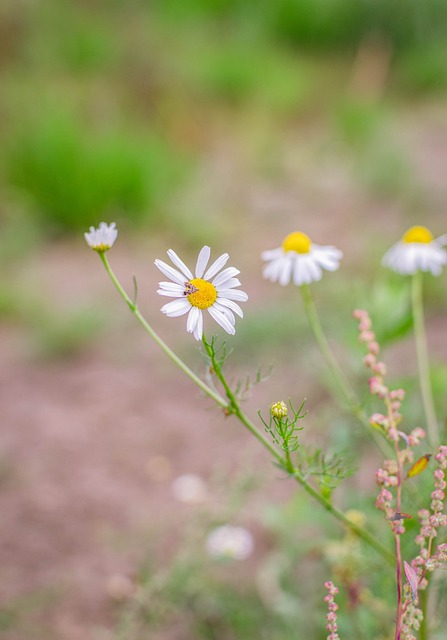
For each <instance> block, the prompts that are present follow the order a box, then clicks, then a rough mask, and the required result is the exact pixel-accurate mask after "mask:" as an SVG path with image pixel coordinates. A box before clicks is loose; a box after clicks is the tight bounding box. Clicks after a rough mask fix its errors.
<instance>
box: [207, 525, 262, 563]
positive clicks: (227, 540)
mask: <svg viewBox="0 0 447 640" xmlns="http://www.w3.org/2000/svg"><path fill="white" fill-rule="evenodd" d="M253 549H254V542H253V536H252V535H251V533H250V532H249V531H247V529H244V528H243V527H233V526H232V525H229V524H224V525H222V526H221V527H217V528H216V529H213V530H212V531H211V533H210V534H209V535H208V538H207V540H206V550H207V552H208V554H209V555H210V556H211V557H213V558H231V559H234V560H245V559H246V558H248V556H249V555H251V553H252V552H253Z"/></svg>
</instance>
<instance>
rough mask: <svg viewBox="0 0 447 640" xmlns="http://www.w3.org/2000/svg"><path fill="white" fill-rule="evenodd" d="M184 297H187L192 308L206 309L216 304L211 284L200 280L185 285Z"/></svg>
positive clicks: (195, 279) (213, 287)
mask: <svg viewBox="0 0 447 640" xmlns="http://www.w3.org/2000/svg"><path fill="white" fill-rule="evenodd" d="M185 296H187V297H188V300H189V301H190V303H191V304H192V306H193V307H198V308H199V309H208V307H211V306H212V305H213V304H214V303H215V302H216V299H217V291H216V287H215V286H214V285H212V284H211V282H207V281H206V280H202V278H194V280H190V281H189V282H186V283H185Z"/></svg>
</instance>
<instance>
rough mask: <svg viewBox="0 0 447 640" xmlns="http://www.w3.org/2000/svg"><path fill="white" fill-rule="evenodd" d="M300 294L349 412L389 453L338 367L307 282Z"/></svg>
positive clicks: (311, 326) (383, 451) (382, 450)
mask: <svg viewBox="0 0 447 640" xmlns="http://www.w3.org/2000/svg"><path fill="white" fill-rule="evenodd" d="M300 289H301V295H302V298H303V303H304V310H305V312H306V315H307V319H308V321H309V325H310V328H311V329H312V332H313V334H314V336H315V340H316V341H317V344H318V346H319V348H320V351H321V354H322V356H323V358H324V360H325V362H326V364H327V366H328V368H329V371H330V372H331V374H332V377H333V378H334V380H335V382H336V383H337V386H338V388H339V389H340V391H341V394H342V395H343V397H344V399H345V401H346V402H347V404H348V407H349V410H350V411H351V413H352V414H353V415H354V416H355V417H356V418H357V419H358V420H359V421H360V422H361V423H362V425H363V426H364V427H365V428H366V430H367V432H368V433H369V435H370V436H371V438H372V439H373V440H374V442H375V444H376V445H377V447H378V448H379V449H380V451H381V452H382V453H383V454H384V455H385V456H388V455H389V451H388V449H387V448H386V446H384V442H383V439H382V438H381V437H380V436H379V434H378V433H377V432H376V431H375V430H374V427H373V426H372V425H371V424H370V422H369V420H368V416H367V415H366V413H365V412H364V411H363V409H362V407H361V405H360V402H359V400H358V398H357V395H356V393H355V391H354V389H353V388H352V386H351V384H350V382H349V380H348V379H347V377H346V376H345V374H344V372H343V370H342V368H341V367H340V365H339V363H338V361H337V359H336V357H335V356H334V353H333V351H332V349H331V347H330V346H329V343H328V341H327V338H326V335H325V333H324V331H323V327H322V325H321V322H320V318H319V316H318V313H317V310H316V308H315V304H314V301H313V298H312V294H311V291H310V287H309V285H307V284H304V285H302V286H301V287H300Z"/></svg>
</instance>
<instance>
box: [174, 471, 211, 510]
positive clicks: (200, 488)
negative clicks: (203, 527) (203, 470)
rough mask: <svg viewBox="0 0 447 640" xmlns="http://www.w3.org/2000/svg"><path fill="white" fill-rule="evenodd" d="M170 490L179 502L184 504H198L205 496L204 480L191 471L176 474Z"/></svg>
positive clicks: (203, 500)
mask: <svg viewBox="0 0 447 640" xmlns="http://www.w3.org/2000/svg"><path fill="white" fill-rule="evenodd" d="M171 491H172V494H173V496H174V497H175V498H176V499H177V500H178V501H179V502H185V503H186V504H200V503H201V502H205V500H206V498H207V489H206V484H205V482H204V481H203V480H202V478H200V477H199V476H196V475H194V474H193V473H185V474H184V475H182V476H178V477H177V478H176V479H175V480H174V482H173V483H172V485H171Z"/></svg>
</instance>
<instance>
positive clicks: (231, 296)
mask: <svg viewBox="0 0 447 640" xmlns="http://www.w3.org/2000/svg"><path fill="white" fill-rule="evenodd" d="M218 293H219V297H218V300H219V301H220V302H221V298H227V300H237V301H238V302H247V300H248V295H247V294H246V293H245V291H239V290H237V289H236V290H235V289H218Z"/></svg>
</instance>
